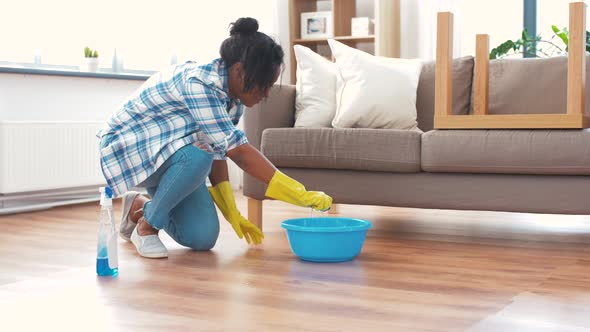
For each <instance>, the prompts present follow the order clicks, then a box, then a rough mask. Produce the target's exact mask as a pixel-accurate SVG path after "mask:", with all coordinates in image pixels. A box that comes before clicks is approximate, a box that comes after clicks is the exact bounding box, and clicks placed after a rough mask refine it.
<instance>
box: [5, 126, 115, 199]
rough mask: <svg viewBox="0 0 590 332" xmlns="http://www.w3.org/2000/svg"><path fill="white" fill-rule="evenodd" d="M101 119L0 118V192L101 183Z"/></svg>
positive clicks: (75, 186) (102, 180) (30, 190)
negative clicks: (98, 120) (42, 120)
mask: <svg viewBox="0 0 590 332" xmlns="http://www.w3.org/2000/svg"><path fill="white" fill-rule="evenodd" d="M103 125H104V122H16V121H0V194H2V195H8V194H15V193H26V192H37V191H46V190H56V189H57V190H60V189H67V188H77V187H86V186H96V187H98V186H100V185H102V184H104V178H103V176H102V172H101V171H100V164H99V163H100V162H99V159H98V145H99V139H98V138H97V137H96V136H95V135H96V132H97V131H98V130H99V129H100V128H101V127H102V126H103Z"/></svg>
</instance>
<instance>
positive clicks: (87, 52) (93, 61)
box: [81, 47, 98, 72]
mask: <svg viewBox="0 0 590 332" xmlns="http://www.w3.org/2000/svg"><path fill="white" fill-rule="evenodd" d="M81 70H82V71H88V72H96V71H98V52H97V51H96V50H91V49H90V48H89V47H85V48H84V63H83V65H82V67H81Z"/></svg>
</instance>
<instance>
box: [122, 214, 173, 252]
mask: <svg viewBox="0 0 590 332" xmlns="http://www.w3.org/2000/svg"><path fill="white" fill-rule="evenodd" d="M131 242H132V243H133V244H134V245H135V248H136V249H137V252H138V253H139V254H140V255H141V256H143V257H147V258H165V257H168V250H167V249H166V247H165V246H164V244H163V243H162V241H161V240H160V238H159V237H158V230H157V229H155V228H153V227H152V226H151V225H150V224H148V223H147V222H146V220H145V218H143V217H141V218H140V219H139V221H138V223H137V227H135V229H134V230H133V233H131Z"/></svg>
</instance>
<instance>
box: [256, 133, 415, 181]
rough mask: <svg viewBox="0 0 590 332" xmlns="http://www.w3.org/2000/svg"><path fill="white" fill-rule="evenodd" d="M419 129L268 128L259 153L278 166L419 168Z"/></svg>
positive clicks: (396, 170) (360, 168)
mask: <svg viewBox="0 0 590 332" xmlns="http://www.w3.org/2000/svg"><path fill="white" fill-rule="evenodd" d="M421 134H422V132H421V131H419V130H413V131H410V130H396V129H366V128H269V129H266V130H265V131H264V132H263V133H262V146H261V150H262V153H263V154H264V155H265V156H266V157H267V158H268V159H269V160H270V161H272V162H273V163H274V164H275V165H276V166H279V167H301V168H328V169H349V170H362V171H384V172H419V171H420V137H421Z"/></svg>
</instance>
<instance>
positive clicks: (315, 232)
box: [281, 217, 372, 262]
mask: <svg viewBox="0 0 590 332" xmlns="http://www.w3.org/2000/svg"><path fill="white" fill-rule="evenodd" d="M281 226H282V227H283V228H284V229H286V230H287V238H288V239H289V245H290V246H291V250H292V251H293V254H295V256H297V257H299V258H300V259H302V260H305V261H312V262H344V261H349V260H351V259H353V258H355V257H356V256H358V254H359V253H360V252H361V249H362V247H363V243H364V242H365V236H366V235H367V230H368V229H369V228H371V226H372V224H371V223H370V222H369V221H366V220H361V219H353V218H324V217H319V218H297V219H289V220H285V221H283V222H282V223H281Z"/></svg>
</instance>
